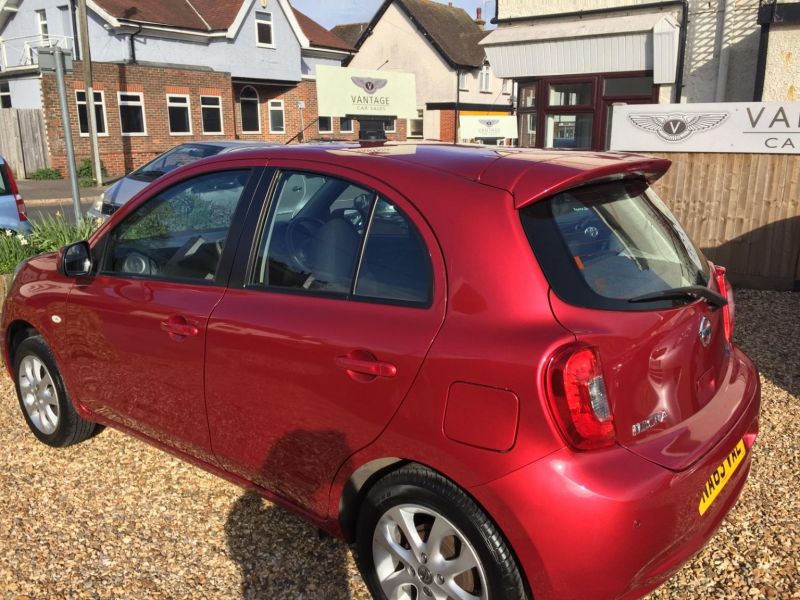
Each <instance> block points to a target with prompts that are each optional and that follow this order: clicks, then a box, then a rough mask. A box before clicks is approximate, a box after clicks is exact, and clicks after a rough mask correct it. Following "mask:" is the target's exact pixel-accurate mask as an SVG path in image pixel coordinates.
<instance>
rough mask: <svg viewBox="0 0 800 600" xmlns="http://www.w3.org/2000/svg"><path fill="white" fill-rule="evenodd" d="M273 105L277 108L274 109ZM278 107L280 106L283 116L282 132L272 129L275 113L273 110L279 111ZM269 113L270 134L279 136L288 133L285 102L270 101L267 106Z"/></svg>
mask: <svg viewBox="0 0 800 600" xmlns="http://www.w3.org/2000/svg"><path fill="white" fill-rule="evenodd" d="M273 105H275V106H274V107H273ZM278 105H280V109H281V115H282V116H283V130H282V131H277V130H275V129H273V128H272V111H273V108H274V110H276V111H277V110H278ZM267 112H268V113H269V132H270V133H274V134H278V135H281V134H284V133H286V109H285V107H284V105H283V100H270V101H269V103H268V104H267Z"/></svg>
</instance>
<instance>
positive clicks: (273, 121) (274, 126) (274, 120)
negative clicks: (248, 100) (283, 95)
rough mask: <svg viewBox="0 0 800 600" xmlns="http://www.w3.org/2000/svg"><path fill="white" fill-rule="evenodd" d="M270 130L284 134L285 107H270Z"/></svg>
mask: <svg viewBox="0 0 800 600" xmlns="http://www.w3.org/2000/svg"><path fill="white" fill-rule="evenodd" d="M269 130H270V131H273V132H276V133H283V131H284V128H283V106H270V108H269Z"/></svg>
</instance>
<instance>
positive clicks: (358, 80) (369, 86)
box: [350, 77, 389, 96]
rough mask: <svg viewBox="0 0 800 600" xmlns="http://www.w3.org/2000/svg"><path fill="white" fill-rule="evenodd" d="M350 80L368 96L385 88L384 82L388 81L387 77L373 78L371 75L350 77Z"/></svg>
mask: <svg viewBox="0 0 800 600" xmlns="http://www.w3.org/2000/svg"><path fill="white" fill-rule="evenodd" d="M350 80H351V81H352V82H353V83H355V84H356V85H357V86H358V87H360V88H361V89H362V90H364V91H365V92H367V93H368V94H369V95H370V96H371V95H372V94H374V93H375V92H377V91H378V90H382V89H383V88H385V87H386V84H387V83H389V81H388V80H387V79H373V78H371V77H351V78H350Z"/></svg>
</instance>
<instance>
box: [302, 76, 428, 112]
mask: <svg viewBox="0 0 800 600" xmlns="http://www.w3.org/2000/svg"><path fill="white" fill-rule="evenodd" d="M317 99H318V100H317V101H318V106H319V114H321V115H325V116H326V117H346V116H364V117H383V116H385V117H387V118H388V117H398V118H401V119H416V118H417V84H416V78H415V76H414V74H413V73H398V72H397V71H367V70H364V69H345V68H342V67H328V66H324V65H319V66H317Z"/></svg>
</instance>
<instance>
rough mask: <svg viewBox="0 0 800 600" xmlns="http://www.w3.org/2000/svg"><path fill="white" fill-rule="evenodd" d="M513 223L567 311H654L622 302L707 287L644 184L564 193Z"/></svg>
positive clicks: (704, 273) (690, 250)
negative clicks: (573, 308) (519, 223)
mask: <svg viewBox="0 0 800 600" xmlns="http://www.w3.org/2000/svg"><path fill="white" fill-rule="evenodd" d="M521 216H522V223H523V226H524V228H525V231H526V233H527V235H528V239H529V240H530V242H531V245H532V247H533V250H534V252H535V254H536V257H537V258H538V260H539V263H540V264H541V266H542V269H543V270H544V272H545V275H546V276H547V278H548V280H549V281H550V284H551V285H552V287H553V290H554V291H555V293H556V294H557V295H558V296H559V297H560V298H562V299H563V300H565V301H567V302H569V303H571V304H575V305H578V306H586V307H592V308H607V309H616V310H643V309H653V308H661V307H662V306H661V305H660V304H659V303H655V304H652V303H651V304H649V305H648V306H647V307H643V306H641V305H635V304H631V303H629V302H628V300H629V299H631V298H634V297H636V296H640V295H643V294H648V293H652V292H659V291H663V290H668V289H673V288H678V287H685V286H691V285H706V284H707V283H708V277H709V273H708V265H707V261H706V259H705V258H704V257H703V255H702V253H701V252H700V251H699V250H698V249H697V248H696V247H695V245H694V244H693V243H692V241H691V240H690V238H689V236H688V235H687V234H686V232H685V231H684V230H683V228H682V227H681V226H680V224H679V223H678V222H677V220H676V219H675V217H673V216H672V214H671V213H670V212H669V210H668V209H667V207H666V206H665V205H664V204H663V202H661V200H660V199H659V198H658V197H657V196H656V194H655V192H653V191H652V190H651V189H649V188H648V187H647V184H646V183H645V182H644V181H638V180H637V181H618V182H612V183H605V184H599V185H590V186H585V187H582V188H577V189H574V190H569V191H566V192H562V193H561V194H558V195H556V196H554V197H552V198H550V199H548V200H544V201H541V202H538V203H535V204H533V205H532V206H529V207H526V208H525V209H523V210H522V211H521ZM663 304H664V306H672V305H673V302H672V301H664V303H663Z"/></svg>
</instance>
